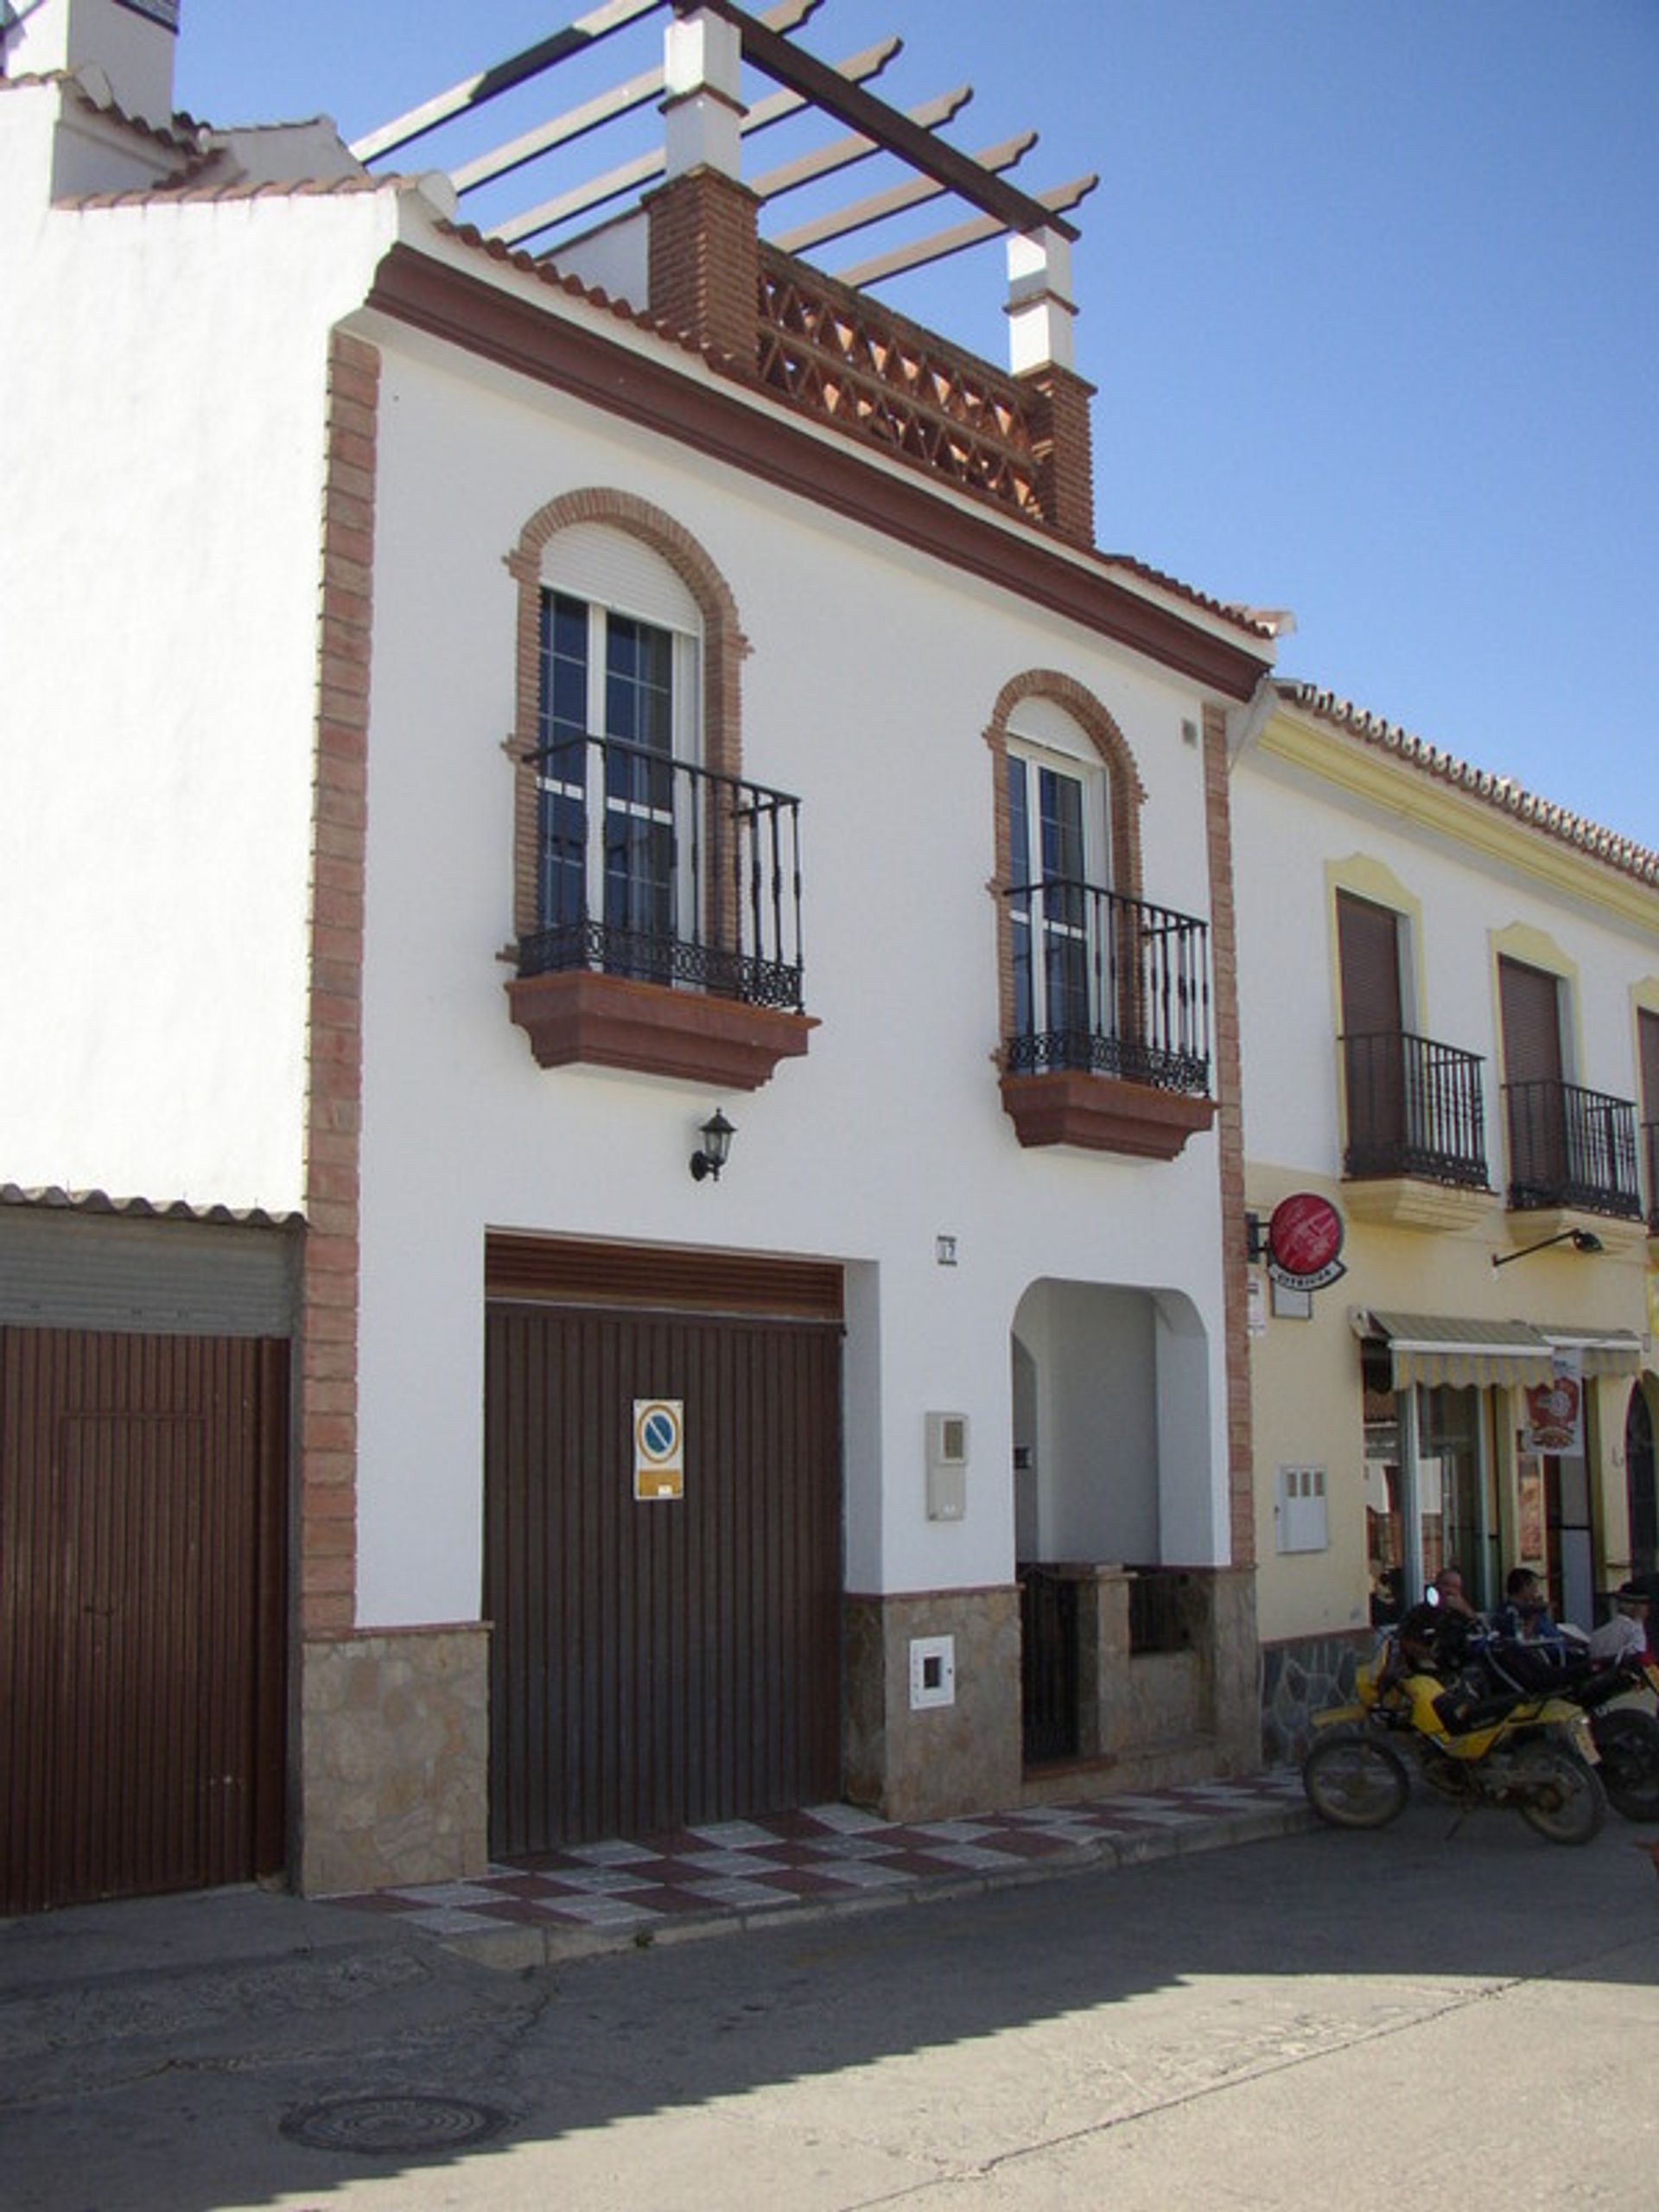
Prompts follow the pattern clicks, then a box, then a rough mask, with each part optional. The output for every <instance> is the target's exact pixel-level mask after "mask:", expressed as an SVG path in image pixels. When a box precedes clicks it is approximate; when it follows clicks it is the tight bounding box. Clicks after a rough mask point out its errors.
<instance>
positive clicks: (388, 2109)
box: [279, 2096, 512, 2158]
mask: <svg viewBox="0 0 1659 2212" xmlns="http://www.w3.org/2000/svg"><path fill="white" fill-rule="evenodd" d="M511 2118H512V2115H511V2114H510V2113H505V2112H497V2111H496V2110H495V2109H494V2108H493V2107H492V2106H490V2105H475V2104H469V2103H468V2102H467V2101H466V2099H465V2098H462V2097H417V2096H391V2097H329V2098H327V2099H325V2100H324V2101H323V2102H321V2104H315V2105H302V2106H300V2107H298V2108H297V2110H296V2111H294V2112H290V2113H287V2114H286V2115H285V2116H284V2118H283V2120H282V2121H281V2122H280V2123H279V2124H280V2126H281V2129H282V2132H283V2134H284V2135H286V2136H287V2137H288V2138H289V2141H290V2142H294V2143H303V2144H305V2145H308V2148H309V2149H311V2150H313V2151H354V2152H357V2153H358V2154H359V2156H360V2157H363V2158H380V2157H384V2156H385V2155H386V2154H387V2153H390V2152H415V2151H464V2150H466V2149H467V2146H468V2145H471V2144H474V2143H485V2142H487V2141H488V2140H489V2139H490V2137H491V2136H493V2135H499V2133H501V2131H502V2129H503V2128H504V2127H505V2126H508V2125H509V2124H510V2122H511Z"/></svg>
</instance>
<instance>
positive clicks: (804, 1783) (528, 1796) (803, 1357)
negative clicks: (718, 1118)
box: [485, 1238, 841, 1856]
mask: <svg viewBox="0 0 1659 2212" xmlns="http://www.w3.org/2000/svg"><path fill="white" fill-rule="evenodd" d="M489 1287H490V1289H491V1291H492V1293H493V1296H492V1300H491V1304H490V1307H489V1314H488V1324H487V1347H486V1349H487V1363H486V1552H485V1606H486V1615H487V1617H488V1618H489V1619H490V1620H491V1621H492V1622H493V1629H494V1633H493V1642H492V1662H491V1663H492V1679H491V1714H492V1721H491V1839H490V1840H491V1848H492V1849H493V1851H494V1852H495V1853H498V1854H499V1855H503V1856H522V1855H524V1854H526V1853H534V1852H537V1851H540V1850H546V1849H550V1848H552V1847H554V1846H556V1845H558V1844H568V1843H573V1842H578V1841H592V1840H596V1839H598V1838H601V1837H604V1836H614V1835H626V1834H652V1833H661V1832H662V1831H664V1830H666V1829H669V1828H672V1827H678V1826H680V1825H683V1824H684V1823H688V1822H696V1821H717V1820H730V1819H735V1818H738V1817H741V1815H746V1814H756V1813H761V1812H768V1811H776V1810H779V1809H780V1808H785V1807H788V1806H791V1805H802V1804H810V1803H814V1802H822V1801H823V1800H825V1799H830V1798H834V1797H836V1796H839V1794H840V1773H841V1758H840V1730H841V1713H840V1708H841V1696H840V1681H841V1669H840V1643H841V1414H840V1402H841V1326H840V1319H839V1316H840V1310H841V1308H840V1298H841V1293H840V1278H839V1274H838V1271H836V1270H835V1269H833V1268H791V1267H790V1266H789V1265H788V1264H787V1263H783V1264H781V1265H778V1266H775V1267H774V1266H772V1264H771V1263H765V1262H747V1261H745V1262H721V1261H718V1260H709V1261H701V1260H695V1259H692V1260H688V1258H687V1257H686V1255H652V1254H648V1253H640V1254H628V1255H619V1254H618V1253H617V1252H615V1251H614V1250H607V1249H606V1248H602V1247H596V1246H585V1247H584V1246H574V1245H567V1246H559V1245H556V1244H554V1243H548V1244H546V1245H538V1244H537V1243H535V1241H534V1240H529V1239H518V1238H511V1239H509V1238H493V1239H492V1240H491V1247H490V1256H489ZM527 1292H528V1293H530V1294H531V1295H529V1296H527V1295H526V1293H527ZM504 1294H511V1298H512V1302H509V1297H508V1296H507V1295H504ZM537 1294H540V1295H541V1296H545V1297H548V1298H550V1299H551V1298H554V1297H559V1296H561V1295H563V1296H564V1297H570V1296H576V1297H582V1298H585V1299H589V1300H594V1302H593V1303H591V1304H585V1305H581V1306H573V1305H565V1304H559V1305H553V1304H551V1303H549V1304H542V1303H538V1302H535V1299H536V1295H537ZM665 1300H683V1301H684V1302H685V1305H686V1306H687V1307H688V1308H689V1307H693V1306H700V1307H701V1308H702V1310H684V1311H661V1310H657V1311H653V1310H651V1308H652V1306H653V1305H655V1306H661V1305H663V1304H664V1301H665ZM721 1306H727V1307H731V1306H738V1307H739V1308H741V1310H738V1311H729V1310H728V1311H719V1310H717V1309H718V1308H720V1307H721ZM768 1306H771V1307H772V1308H774V1309H781V1310H774V1311H772V1312H767V1311H766V1308H767V1307H768ZM710 1309H716V1310H710ZM832 1316H833V1318H832ZM648 1400H651V1401H655V1400H665V1401H670V1402H676V1403H678V1404H680V1405H683V1431H684V1439H685V1452H684V1485H683V1496H682V1497H679V1498H677V1499H675V1500H673V1501H671V1502H668V1501H661V1500H653V1501H650V1502H645V1503H640V1502H636V1499H635V1497H634V1445H633V1425H634V1408H635V1405H636V1402H644V1401H648Z"/></svg>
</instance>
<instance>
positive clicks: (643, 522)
mask: <svg viewBox="0 0 1659 2212" xmlns="http://www.w3.org/2000/svg"><path fill="white" fill-rule="evenodd" d="M578 523H588V524H601V525H602V526H603V527H604V528H606V529H607V530H620V531H626V533H627V535H628V536H629V537H637V538H639V539H640V540H641V541H642V542H643V543H645V544H646V545H648V546H649V547H650V548H651V550H652V552H654V553H655V554H657V555H658V557H659V558H660V559H662V560H663V561H664V562H666V563H667V564H668V566H669V567H670V568H671V569H673V571H674V573H675V574H676V575H677V576H678V577H679V579H680V581H681V582H683V584H684V586H685V587H686V589H687V590H688V591H689V592H690V594H691V596H692V598H693V599H694V600H695V601H696V606H697V611H698V613H699V614H701V616H702V758H703V763H704V766H707V767H709V768H712V769H714V770H715V771H716V772H718V773H720V774H721V775H727V776H737V775H741V773H742V769H743V746H742V708H741V690H742V687H741V670H742V664H743V662H744V660H745V658H747V654H748V652H749V641H748V639H747V638H746V637H745V636H744V634H743V630H742V626H741V623H740V622H739V620H738V613H737V601H736V599H735V597H734V594H733V592H732V588H731V586H730V585H729V584H728V582H727V581H726V579H725V577H724V576H723V575H721V571H720V569H718V568H717V567H716V566H715V562H714V560H713V559H712V558H711V556H709V552H708V551H707V550H706V549H705V548H704V547H703V546H702V544H701V543H699V542H698V540H697V539H696V537H693V536H692V534H691V532H690V531H689V530H687V529H686V528H685V526H684V525H683V524H682V523H679V522H677V521H676V520H675V518H673V516H672V515H671V514H668V513H666V512H664V510H663V509H662V508H661V507H658V506H653V505H652V503H651V501H650V500H648V499H640V498H639V497H638V496H637V494H635V493H632V492H621V491H616V490H613V489H610V488H607V487H606V486H588V487H586V488H584V489H582V490H581V491H575V492H563V493H560V494H559V495H558V497H557V498H556V499H550V500H548V502H547V503H546V505H544V506H541V507H538V508H537V511H536V512H535V513H534V514H533V515H531V518H530V519H529V520H528V521H527V522H526V523H525V524H524V528H523V530H522V531H520V532H519V534H518V543H517V544H516V545H515V546H514V547H513V549H512V551H511V552H510V553H509V554H508V555H507V556H506V566H507V569H508V571H509V573H510V574H511V575H512V578H513V581H514V582H515V583H516V584H517V586H518V625H517V668H518V676H517V690H516V699H517V705H516V708H515V712H514V724H513V737H512V753H513V755H514V758H515V759H516V760H517V761H518V777H517V793H516V804H515V807H514V832H513V926H514V929H515V931H517V932H518V935H519V936H521V937H522V936H524V935H525V934H526V933H527V932H528V931H531V930H533V929H534V928H535V927H536V774H535V769H534V766H533V765H532V763H531V755H532V754H533V753H534V752H535V749H536V739H537V720H538V715H539V709H540V704H541V696H540V694H541V668H540V629H541V589H542V555H543V550H545V548H546V546H547V543H548V541H549V540H550V538H552V537H556V535H557V533H558V532H559V531H562V530H569V529H571V528H573V527H574V526H575V524H578Z"/></svg>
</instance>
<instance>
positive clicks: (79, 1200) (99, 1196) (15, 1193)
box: [0, 1183, 304, 1229]
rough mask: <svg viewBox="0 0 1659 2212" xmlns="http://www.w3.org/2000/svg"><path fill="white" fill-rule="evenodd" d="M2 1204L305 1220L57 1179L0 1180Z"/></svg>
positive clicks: (241, 1221) (175, 1217)
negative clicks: (27, 1184)
mask: <svg viewBox="0 0 1659 2212" xmlns="http://www.w3.org/2000/svg"><path fill="white" fill-rule="evenodd" d="M0 1205H3V1206H37V1207H46V1208H52V1209H55V1210H56V1211H60V1212H69V1213H100V1214H102V1213H115V1214H121V1215H124V1216H125V1217H127V1218H128V1219H129V1220H133V1221H211V1222H228V1223H232V1224H235V1225H236V1226H238V1227H239V1228H243V1229H286V1228H289V1227H291V1226H293V1225H294V1224H297V1223H301V1222H302V1221H303V1220H304V1216H303V1215H302V1214H300V1213H269V1212H267V1211H266V1210H265V1208H264V1206H220V1205H212V1206H205V1205H191V1204H190V1203H189V1202H188V1199H185V1198H168V1199H162V1200H159V1201H158V1200H156V1199H154V1198H111V1196H110V1194H109V1192H107V1191H66V1190H64V1189H63V1188H62V1187H61V1186H60V1185H58V1184H55V1183H53V1184H41V1185H35V1186H34V1187H32V1188H29V1189H25V1188H23V1186H22V1185H20V1184H16V1183H0Z"/></svg>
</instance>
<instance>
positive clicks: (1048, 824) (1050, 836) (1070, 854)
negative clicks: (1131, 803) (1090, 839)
mask: <svg viewBox="0 0 1659 2212" xmlns="http://www.w3.org/2000/svg"><path fill="white" fill-rule="evenodd" d="M1038 793H1039V807H1040V810H1041V814H1042V830H1043V874H1044V875H1045V876H1057V875H1058V876H1064V877H1065V880H1067V881H1068V882H1071V883H1081V882H1083V881H1084V877H1085V870H1084V856H1083V785H1082V784H1081V783H1080V782H1079V781H1078V779H1077V777H1075V776H1062V775H1058V774H1057V773H1056V772H1055V771H1054V770H1053V769H1052V768H1044V769H1041V770H1039V775H1038Z"/></svg>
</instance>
